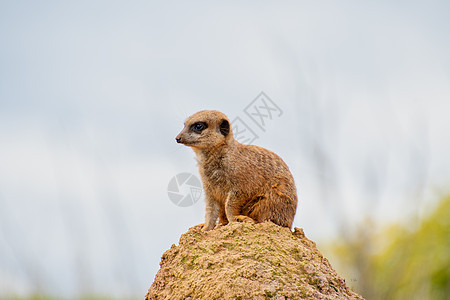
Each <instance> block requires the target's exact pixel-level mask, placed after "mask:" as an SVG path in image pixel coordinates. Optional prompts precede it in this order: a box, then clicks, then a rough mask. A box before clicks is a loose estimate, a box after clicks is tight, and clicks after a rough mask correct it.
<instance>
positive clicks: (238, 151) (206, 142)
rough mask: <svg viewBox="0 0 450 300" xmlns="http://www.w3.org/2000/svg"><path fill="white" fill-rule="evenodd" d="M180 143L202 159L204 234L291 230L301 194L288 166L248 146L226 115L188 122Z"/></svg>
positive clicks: (204, 114)
mask: <svg viewBox="0 0 450 300" xmlns="http://www.w3.org/2000/svg"><path fill="white" fill-rule="evenodd" d="M176 140H177V142H178V143H182V144H184V145H186V146H189V147H191V148H192V149H193V150H194V152H195V154H196V155H197V159H198V165H199V171H200V175H201V178H202V182H203V188H204V190H205V196H206V199H205V200H206V216H205V224H204V226H203V229H204V230H211V229H213V228H214V227H215V225H216V221H217V218H219V224H222V225H226V224H228V222H233V221H241V222H242V221H251V222H258V223H259V222H264V221H269V220H270V221H272V222H274V223H275V224H278V225H281V226H285V227H289V228H291V227H292V222H293V220H294V215H295V211H296V209H297V191H296V188H295V183H294V179H293V177H292V174H291V172H290V171H289V168H288V166H287V165H286V164H285V163H284V161H283V160H282V159H281V158H280V157H279V156H278V155H276V154H275V153H273V152H271V151H269V150H267V149H264V148H262V147H258V146H253V145H243V144H241V143H239V142H238V141H236V140H235V139H234V137H233V132H232V128H231V126H230V121H229V119H228V118H227V116H225V115H224V114H223V113H221V112H219V111H215V110H204V111H199V112H197V113H195V114H194V115H192V116H190V117H188V118H187V119H186V121H185V123H184V129H183V130H182V131H181V132H180V133H179V134H178V135H177V137H176Z"/></svg>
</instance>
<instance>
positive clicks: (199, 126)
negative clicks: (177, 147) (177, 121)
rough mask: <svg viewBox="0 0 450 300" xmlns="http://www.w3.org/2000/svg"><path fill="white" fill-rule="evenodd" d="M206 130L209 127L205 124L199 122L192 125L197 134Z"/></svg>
mask: <svg viewBox="0 0 450 300" xmlns="http://www.w3.org/2000/svg"><path fill="white" fill-rule="evenodd" d="M206 128H208V125H207V124H206V123H205V122H197V123H194V124H192V125H191V130H192V131H194V132H196V133H200V132H202V131H203V130H205V129H206Z"/></svg>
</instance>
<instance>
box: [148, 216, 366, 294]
mask: <svg viewBox="0 0 450 300" xmlns="http://www.w3.org/2000/svg"><path fill="white" fill-rule="evenodd" d="M160 265H161V268H160V270H159V271H158V273H157V274H156V277H155V281H154V282H153V284H152V285H151V287H150V289H149V291H148V293H147V295H146V299H363V298H362V297H360V296H359V295H357V294H355V293H354V292H352V291H351V290H350V289H349V288H348V287H347V286H346V284H345V281H344V279H342V278H341V277H339V276H338V275H337V274H336V272H335V271H334V270H333V268H332V267H331V265H330V263H329V262H328V260H327V259H326V258H324V257H323V256H322V254H321V253H320V252H319V250H317V248H316V244H315V243H314V242H312V241H310V240H308V239H307V238H306V237H305V234H304V233H303V230H302V229H298V228H295V232H291V231H290V230H289V229H288V228H284V227H280V226H277V225H275V224H273V223H270V222H267V223H260V224H255V225H253V224H248V223H232V224H229V225H227V226H222V227H219V228H216V229H214V230H212V231H209V232H206V233H205V232H202V231H201V229H200V227H193V228H190V229H189V231H188V232H186V233H185V234H183V235H182V236H181V238H180V244H179V245H178V246H175V245H172V247H171V248H170V249H169V250H167V251H166V252H165V253H164V254H163V256H162V259H161V263H160Z"/></svg>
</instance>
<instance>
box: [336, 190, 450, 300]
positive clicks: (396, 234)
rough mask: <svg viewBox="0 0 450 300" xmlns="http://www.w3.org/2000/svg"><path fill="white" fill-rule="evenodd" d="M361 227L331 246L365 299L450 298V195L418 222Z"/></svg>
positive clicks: (347, 274) (350, 283)
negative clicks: (379, 230) (383, 227)
mask: <svg viewBox="0 0 450 300" xmlns="http://www.w3.org/2000/svg"><path fill="white" fill-rule="evenodd" d="M360 228H361V229H360V230H358V231H357V234H354V235H352V236H351V237H349V238H347V239H346V240H342V241H340V242H337V243H336V244H334V245H333V246H332V249H333V250H332V251H333V252H334V254H335V257H337V258H338V261H336V263H337V270H338V272H342V274H343V275H344V277H346V278H347V281H349V285H350V286H351V287H352V288H353V289H354V290H355V291H357V292H358V293H360V294H361V295H362V296H364V297H365V298H367V299H408V300H409V299H445V300H448V299H450V196H447V197H444V198H443V199H442V200H441V201H440V202H439V205H438V206H437V207H436V208H435V209H434V211H433V212H432V213H431V214H429V215H428V216H427V217H425V218H424V219H423V220H422V222H420V224H411V225H410V226H407V225H403V226H402V225H398V224H396V225H392V226H390V227H388V228H386V229H384V230H382V231H381V232H379V233H375V231H374V230H373V226H371V222H367V224H366V226H361V227H360Z"/></svg>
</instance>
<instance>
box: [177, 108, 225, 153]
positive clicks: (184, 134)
mask: <svg viewBox="0 0 450 300" xmlns="http://www.w3.org/2000/svg"><path fill="white" fill-rule="evenodd" d="M232 139H233V132H232V130H231V125H230V120H228V118H227V116H225V115H224V114H223V113H221V112H219V111H216V110H202V111H199V112H197V113H195V114H193V115H192V116H190V117H189V118H187V119H186V121H185V122H184V128H183V130H182V131H181V132H180V133H179V134H178V135H177V137H176V140H177V142H178V143H181V144H184V145H186V146H189V147H192V148H194V149H209V148H214V147H217V146H220V145H226V144H228V143H229V142H230V141H231V140H232Z"/></svg>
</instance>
